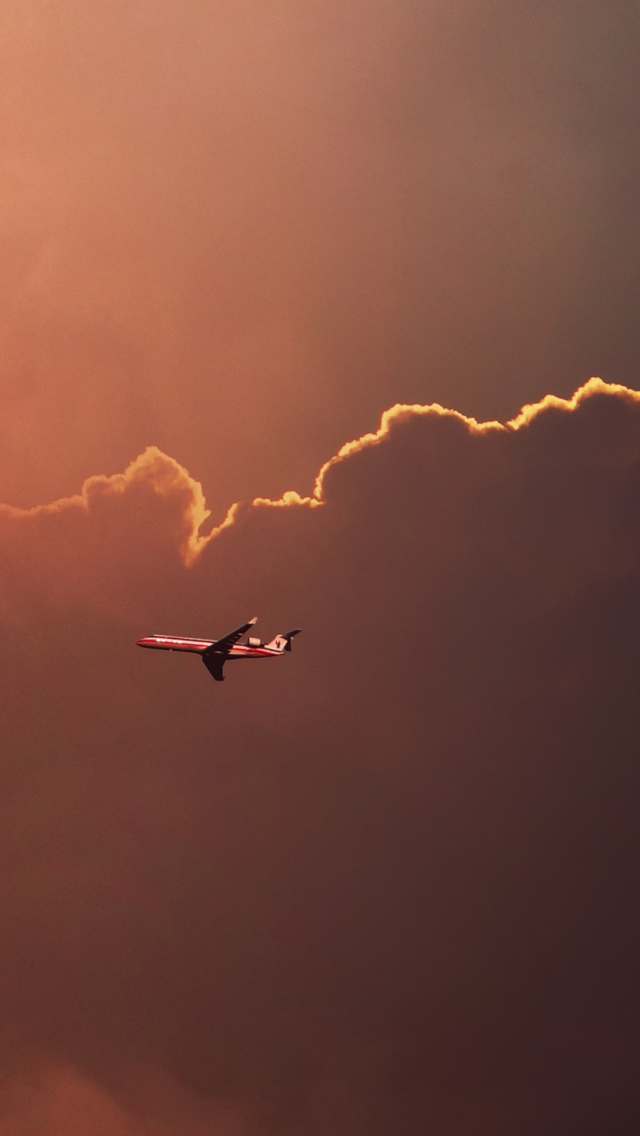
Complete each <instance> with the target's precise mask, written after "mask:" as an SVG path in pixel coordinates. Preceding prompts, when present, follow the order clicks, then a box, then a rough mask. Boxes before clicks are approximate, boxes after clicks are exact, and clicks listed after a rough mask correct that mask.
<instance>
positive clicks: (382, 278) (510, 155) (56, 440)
mask: <svg viewBox="0 0 640 1136" xmlns="http://www.w3.org/2000/svg"><path fill="white" fill-rule="evenodd" d="M1 26H2V40H1V43H2V47H1V58H0V73H1V75H2V78H1V80H0V83H1V90H2V99H1V105H2V116H1V137H0V147H1V148H0V161H1V182H0V186H1V188H0V240H1V247H2V264H1V269H0V289H1V294H2V315H1V322H0V348H1V349H0V359H1V363H0V366H1V368H2V422H3V434H2V438H3V446H2V458H1V460H0V498H2V499H5V500H8V501H11V502H12V503H14V504H21V505H30V504H36V503H38V502H40V501H45V500H51V499H53V498H54V497H57V496H60V495H61V494H66V493H71V492H75V491H76V490H77V488H78V486H79V485H80V484H81V482H82V480H83V479H84V478H85V477H87V476H89V475H91V474H93V473H96V472H105V473H110V472H115V471H116V470H117V469H121V468H123V467H124V465H126V463H127V462H128V461H129V460H130V459H131V457H132V456H133V455H135V454H136V453H139V452H140V451H141V450H142V449H143V448H144V447H145V446H146V445H149V444H156V445H159V446H161V448H162V449H164V450H165V451H166V452H168V453H171V454H172V455H174V456H175V457H176V458H177V459H178V460H179V461H181V462H183V463H184V464H185V465H186V466H187V468H189V469H190V470H191V471H192V472H193V473H194V475H195V476H197V477H199V478H200V479H201V480H202V482H203V484H204V486H205V490H206V492H207V495H208V497H209V500H210V501H211V502H212V504H213V506H214V508H215V509H216V510H222V511H223V512H224V511H226V508H227V506H228V505H229V503H230V502H231V501H232V500H236V499H238V498H242V497H252V496H254V495H255V494H260V493H261V494H268V495H270V496H279V494H280V493H281V492H282V491H283V490H285V489H287V488H289V487H290V486H292V485H294V486H296V487H297V488H300V489H301V490H305V491H308V489H309V487H310V485H311V481H312V478H313V477H314V476H315V473H316V470H317V468H318V466H319V465H320V463H321V462H322V461H324V460H326V458H327V457H328V456H329V455H330V454H331V453H333V452H334V451H335V450H336V449H337V448H338V447H339V446H340V445H341V444H342V443H343V442H344V440H345V439H346V438H350V437H355V436H357V435H359V434H360V433H362V431H363V430H365V429H372V428H375V425H376V422H377V421H378V418H379V416H380V414H381V412H382V411H383V410H384V409H385V408H386V407H387V406H389V405H391V404H392V403H394V402H396V401H403V402H423V403H425V402H431V401H440V402H442V403H443V404H445V405H453V406H456V407H457V408H458V409H460V410H462V411H464V412H465V413H470V414H474V415H476V416H478V417H481V418H492V417H496V416H497V417H501V418H506V417H509V416H510V415H512V414H514V413H516V412H517V410H518V408H519V406H520V405H521V404H522V403H523V402H526V401H533V400H535V399H536V398H539V397H540V396H541V395H542V394H544V393H546V392H547V391H553V392H555V393H557V394H564V395H568V394H570V393H571V392H572V391H573V390H574V389H575V388H576V387H577V386H579V385H580V384H581V383H583V382H585V381H586V380H587V379H588V378H589V377H590V375H592V374H599V375H601V376H602V377H603V378H605V379H608V380H609V381H612V382H625V383H627V384H630V385H632V386H633V385H634V383H635V381H636V369H637V368H636V359H637V347H638V330H637V319H636V309H637V271H636V263H635V247H636V242H637V238H638V232H637V209H636V201H637V177H636V175H637V147H636V137H637V130H638V109H637V108H638V106H640V91H639V81H638V71H637V66H636V47H637V33H638V13H637V11H636V9H635V6H634V5H632V4H629V3H627V2H614V3H609V4H606V5H603V4H600V3H593V2H591V0H586V2H585V0H580V3H567V2H561V3H558V2H557V0H554V2H551V0H549V2H543V3H541V2H539V0H535V2H527V3H526V4H525V3H522V4H521V3H512V4H508V5H495V4H494V3H489V2H488V0H481V2H479V3H478V2H473V3H472V2H470V0H465V2H460V0H447V2H446V3H445V2H444V0H430V2H429V3H426V2H423V3H416V2H415V0H411V2H409V0H398V2H397V3H394V4H392V5H391V4H383V3H380V2H378V0H373V2H371V0H369V2H367V3H366V4H365V3H359V2H354V0H346V2H341V3H335V2H334V0H315V2H303V3H297V2H296V3H293V2H288V0H281V2H278V3H272V2H267V3H264V4H261V5H255V4H248V3H246V2H244V0H237V2H235V3H233V4H230V3H221V2H220V0H206V2H204V0H192V2H191V3H189V4H184V3H177V2H172V0H163V2H160V0H156V2H154V3H151V2H150V0H132V2H131V0H128V2H126V3H124V2H119V0H109V2H108V3H107V2H106V0H83V2H82V3H78V2H76V0H20V2H19V3H18V2H15V0H6V3H5V4H4V5H3V14H2V17H1Z"/></svg>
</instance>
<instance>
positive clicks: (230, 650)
mask: <svg viewBox="0 0 640 1136" xmlns="http://www.w3.org/2000/svg"><path fill="white" fill-rule="evenodd" d="M257 622H258V617H257V615H256V616H254V618H253V619H250V620H249V622H248V623H243V624H242V626H241V627H236V629H235V631H230V632H229V634H228V635H223V636H222V639H179V638H172V637H171V636H170V635H148V636H147V637H146V638H144V639H138V640H137V646H138V647H151V648H153V649H154V650H156V651H158V650H159V651H191V652H193V653H195V654H196V655H200V657H201V658H202V661H203V663H204V665H205V667H206V668H207V670H208V671H209V674H210V675H213V678H214V679H215V681H216V682H223V681H224V674H223V667H224V664H225V663H228V662H232V661H233V660H235V659H277V658H278V657H279V656H280V655H282V654H283V653H284V652H285V651H290V650H291V640H292V639H293V637H294V635H299V634H300V632H301V630H302V628H301V627H296V628H295V629H294V630H293V631H287V632H285V634H284V635H276V637H275V639H272V640H271V642H270V643H263V642H262V640H261V639H256V638H254V637H253V636H249V637H248V638H247V641H246V643H240V642H239V640H240V639H242V636H243V635H244V634H245V633H246V632H247V631H250V630H251V628H252V627H253V625H254V624H255V623H257Z"/></svg>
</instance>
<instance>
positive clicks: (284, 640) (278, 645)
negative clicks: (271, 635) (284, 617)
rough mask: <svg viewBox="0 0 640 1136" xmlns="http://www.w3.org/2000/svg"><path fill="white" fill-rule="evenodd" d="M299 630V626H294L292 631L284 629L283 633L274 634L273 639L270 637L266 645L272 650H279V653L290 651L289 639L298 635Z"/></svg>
mask: <svg viewBox="0 0 640 1136" xmlns="http://www.w3.org/2000/svg"><path fill="white" fill-rule="evenodd" d="M301 631H302V628H301V627H296V628H295V629H294V630H293V631H285V633H284V635H276V637H275V639H272V640H271V642H270V643H267V644H266V646H267V647H270V648H271V650H272V651H280V653H282V652H283V651H290V650H291V640H292V639H293V637H294V635H299V634H300V632H301Z"/></svg>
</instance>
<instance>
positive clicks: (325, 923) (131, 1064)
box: [0, 382, 640, 1136]
mask: <svg viewBox="0 0 640 1136" xmlns="http://www.w3.org/2000/svg"><path fill="white" fill-rule="evenodd" d="M319 500H320V501H321V502H322V503H321V504H315V505H313V504H312V503H310V502H309V501H302V500H300V499H298V498H296V496H295V495H290V496H289V498H288V500H287V502H286V503H275V504H269V503H265V502H262V503H261V502H255V503H254V504H253V505H246V506H241V507H239V508H238V509H237V511H236V513H235V517H234V520H233V523H232V524H230V525H228V526H227V527H226V528H224V529H222V530H221V531H220V532H219V533H218V535H217V536H214V537H213V538H212V539H210V540H209V541H201V543H200V545H199V546H198V547H196V546H197V541H196V540H195V538H194V535H193V525H194V523H195V524H196V525H197V524H199V523H200V521H201V520H202V517H203V503H202V500H201V498H200V496H199V487H198V486H197V484H196V483H194V482H193V481H191V479H190V478H189V477H188V475H187V474H186V472H185V471H184V470H182V469H181V468H180V467H179V466H178V465H177V464H176V463H175V462H172V461H171V459H169V458H166V457H164V455H162V454H160V453H159V451H151V452H149V453H147V454H146V455H144V456H143V457H142V458H141V459H138V461H137V462H136V463H134V465H133V466H132V467H130V469H129V470H128V471H127V473H126V474H125V475H121V476H119V477H115V478H111V479H107V478H96V479H93V480H92V481H91V482H90V483H87V485H86V486H85V489H84V496H82V497H79V498H76V499H70V500H68V501H63V502H58V503H56V504H55V505H53V506H50V507H48V508H44V509H40V510H36V511H33V512H30V513H20V512H17V511H16V510H11V509H5V510H4V512H2V514H1V515H0V527H1V530H2V537H3V539H2V549H3V552H2V592H1V605H2V635H1V636H0V665H1V668H2V681H1V683H0V691H1V698H2V716H1V723H2V735H3V737H2V751H3V757H2V765H1V767H0V779H1V785H2V794H1V798H0V801H1V805H0V807H1V810H2V817H1V824H0V855H1V858H2V864H3V870H2V874H1V879H0V912H1V920H2V927H3V934H2V940H1V943H0V987H1V1000H2V1012H1V1018H2V1023H3V1034H4V1037H5V1043H4V1048H3V1062H4V1068H5V1072H6V1078H7V1084H8V1085H9V1086H11V1085H12V1084H14V1083H17V1082H16V1080H15V1078H16V1076H17V1077H18V1081H19V1080H20V1078H24V1077H29V1076H32V1077H33V1078H34V1083H37V1084H39V1085H40V1086H41V1085H42V1083H43V1078H44V1079H45V1080H46V1077H47V1076H54V1074H53V1073H51V1072H46V1073H45V1072H43V1070H51V1069H53V1070H55V1069H65V1070H70V1069H71V1070H74V1071H75V1072H74V1073H73V1076H77V1077H82V1078H87V1080H88V1082H90V1083H91V1084H94V1085H95V1086H96V1088H95V1092H96V1093H97V1094H98V1093H99V1094H104V1101H110V1102H111V1103H109V1108H110V1109H111V1110H112V1111H111V1112H110V1113H109V1114H108V1116H107V1112H106V1111H105V1117H106V1119H103V1121H101V1123H103V1128H104V1131H105V1132H108V1133H111V1132H117V1133H120V1132H127V1133H129V1132H133V1131H135V1132H136V1133H137V1132H138V1131H144V1132H154V1133H156V1132H164V1131H170V1132H178V1133H181V1134H182V1136H184V1134H186V1133H188V1134H189V1136H191V1134H192V1133H198V1134H200V1133H203V1134H205V1136H211V1134H213V1136H266V1134H269V1136H273V1134H278V1136H280V1134H282V1136H285V1134H286V1136H289V1134H291V1136H293V1134H295V1136H338V1134H343V1133H344V1134H345V1136H392V1134H393V1136H425V1134H429V1136H431V1134H433V1136H513V1134H515V1133H517V1134H518V1136H542V1134H543V1133H544V1134H545V1136H569V1134H571V1136H631V1133H635V1132H637V1131H638V1127H639V1125H640V1100H639V1098H638V1093H637V1068H638V979H637V969H638V968H637V959H638V948H639V943H638V916H637V868H638V792H637V791H638V742H639V737H640V704H639V700H638V685H639V681H640V668H639V664H640V601H639V595H640V591H639V583H640V581H639V578H638V577H639V572H640V397H639V396H638V395H637V394H635V393H633V392H631V391H627V390H625V389H623V388H619V387H617V388H613V387H605V386H604V385H603V384H598V383H597V382H594V383H592V384H591V385H590V386H589V387H588V388H587V389H586V390H585V391H583V392H582V393H581V394H580V395H579V396H577V397H576V399H574V401H573V403H571V404H569V403H560V402H558V401H557V400H555V401H554V400H547V401H546V403H545V404H541V405H540V406H539V407H537V408H533V409H529V410H527V411H525V412H523V415H522V416H521V418H520V419H519V420H517V421H516V422H515V423H512V424H510V425H509V426H508V427H506V428H505V427H502V426H499V425H498V424H489V425H487V426H482V427H478V426H477V425H476V424H475V423H473V422H471V421H469V420H466V419H463V418H462V417H461V416H459V415H456V414H454V413H452V412H444V411H442V410H441V409H440V408H437V407H435V408H421V407H407V408H396V410H394V411H391V412H389V413H388V415H387V416H386V418H385V424H384V428H383V430H382V431H381V433H380V434H379V435H378V436H375V437H370V438H368V439H364V440H362V441H361V442H359V443H355V444H352V445H351V446H350V447H346V448H345V451H344V452H343V454H342V456H339V457H338V458H337V459H334V461H333V462H331V463H329V465H328V466H327V467H325V470H324V472H323V474H322V478H321V483H320V489H319ZM207 524H210V522H205V530H206V525H207ZM185 559H191V561H192V563H191V564H190V565H189V566H187V565H186V564H185ZM255 612H257V613H259V615H260V618H261V627H262V629H263V631H264V632H265V633H273V632H275V631H277V630H279V629H285V625H286V626H289V625H297V624H300V625H301V626H303V627H304V635H303V636H302V637H301V638H300V639H299V640H298V641H297V642H296V645H295V653H294V654H293V655H292V656H287V657H286V658H285V659H284V660H282V661H281V662H279V663H273V664H270V665H267V664H263V665H261V666H258V665H254V666H249V665H246V666H243V667H242V668H241V667H240V666H239V665H236V666H234V667H232V666H229V667H228V672H229V673H228V681H227V682H226V683H225V685H224V686H223V687H218V686H215V685H214V684H213V683H212V682H211V680H210V678H209V676H208V675H207V673H206V671H205V668H204V667H202V666H201V665H200V663H199V662H198V661H197V660H196V659H193V658H189V657H184V656H179V655H171V656H165V655H150V654H146V653H145V654H143V653H141V652H139V651H137V650H136V648H135V647H134V646H133V641H134V640H135V638H136V637H138V636H139V635H141V634H144V633H148V632H151V631H154V630H157V631H167V632H173V631H176V632H180V633H186V634H201V633H203V632H205V633H206V632H210V633H212V634H214V633H215V632H216V631H218V632H222V631H225V630H227V628H228V627H232V626H234V625H235V624H236V623H238V622H240V620H242V619H243V618H245V617H246V618H248V617H250V616H252V615H253V614H254V613H255ZM34 1069H35V1070H39V1072H38V1071H36V1072H34ZM25 1070H26V1072H25ZM29 1070H31V1072H29ZM65 1075H71V1074H65ZM38 1078H40V1080H38ZM83 1083H84V1082H83ZM38 1091H40V1090H38ZM7 1093H9V1096H10V1097H11V1093H10V1089H9V1088H8V1089H7ZM96 1099H97V1098H96ZM99 1099H100V1100H102V1099H103V1097H102V1096H100V1098H99ZM11 1100H12V1101H13V1104H12V1105H11V1108H13V1109H14V1113H11V1115H12V1116H14V1114H15V1116H18V1117H19V1112H20V1108H19V1101H18V1104H16V1103H15V1099H14V1097H11ZM92 1107H94V1109H95V1108H98V1105H96V1104H95V1101H94V1104H93V1106H92ZM7 1108H9V1105H7ZM104 1108H105V1110H107V1104H105V1105H104ZM16 1110H17V1111H16ZM114 1110H122V1111H117V1116H116V1112H115V1111H114ZM7 1115H9V1113H7ZM92 1115H93V1114H92ZM114 1116H116V1119H115V1120H114ZM123 1118H124V1119H123ZM11 1123H13V1124H14V1127H12V1128H7V1129H6V1131H8V1132H9V1131H10V1132H11V1133H14V1132H19V1133H22V1132H26V1131H27V1130H29V1131H33V1130H37V1131H38V1132H40V1131H53V1130H54V1129H53V1128H51V1129H46V1128H41V1129H37V1128H36V1129H33V1128H31V1129H27V1127H26V1126H25V1127H23V1128H21V1127H19V1119H18V1120H13V1121H11ZM87 1123H88V1127H87V1128H82V1127H81V1128H79V1129H78V1131H81V1132H84V1131H88V1130H89V1128H90V1127H91V1124H89V1122H87ZM92 1123H93V1130H97V1126H96V1123H94V1122H92ZM7 1124H9V1121H8V1120H7ZM25 1124H26V1122H25ZM15 1125H18V1127H15ZM109 1125H111V1127H110V1126H109ZM118 1125H120V1127H118ZM123 1125H129V1127H126V1126H125V1127H123ZM74 1131H75V1129H74ZM101 1131H102V1129H101Z"/></svg>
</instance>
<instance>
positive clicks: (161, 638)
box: [137, 635, 282, 661]
mask: <svg viewBox="0 0 640 1136" xmlns="http://www.w3.org/2000/svg"><path fill="white" fill-rule="evenodd" d="M137 643H138V647H150V648H151V649H152V650H156V651H191V652H193V653H194V654H197V655H202V654H203V652H204V651H206V650H208V649H209V647H213V646H214V644H215V643H216V640H215V639H187V638H180V639H178V638H172V637H171V636H170V635H148V636H147V637H146V638H144V639H138V641H137ZM281 654H282V651H281V650H278V649H277V648H273V647H267V646H264V645H261V646H260V647H254V646H250V645H249V644H248V643H236V644H235V646H233V647H231V648H230V649H229V650H228V651H226V652H225V655H224V658H225V661H227V660H230V659H277V658H278V657H279V655H281Z"/></svg>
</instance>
